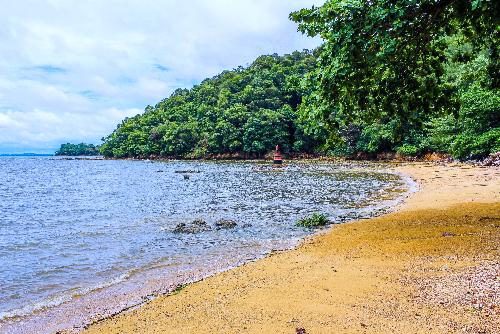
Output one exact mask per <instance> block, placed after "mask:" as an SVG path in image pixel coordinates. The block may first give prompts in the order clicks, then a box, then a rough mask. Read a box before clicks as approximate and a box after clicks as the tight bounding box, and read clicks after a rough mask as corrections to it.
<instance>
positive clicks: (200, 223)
mask: <svg viewBox="0 0 500 334" xmlns="http://www.w3.org/2000/svg"><path fill="white" fill-rule="evenodd" d="M211 229H212V228H211V227H210V226H209V225H208V224H207V222H206V221H204V220H203V219H195V220H193V221H192V222H190V223H179V224H177V226H175V228H174V230H173V232H174V233H200V232H205V231H210V230H211Z"/></svg>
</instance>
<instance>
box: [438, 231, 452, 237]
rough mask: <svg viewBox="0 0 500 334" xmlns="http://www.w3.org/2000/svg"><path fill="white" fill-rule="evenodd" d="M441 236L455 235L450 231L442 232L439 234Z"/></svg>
mask: <svg viewBox="0 0 500 334" xmlns="http://www.w3.org/2000/svg"><path fill="white" fill-rule="evenodd" d="M441 236H443V237H454V236H455V233H451V232H443V234H441Z"/></svg>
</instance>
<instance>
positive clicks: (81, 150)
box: [55, 143, 100, 156]
mask: <svg viewBox="0 0 500 334" xmlns="http://www.w3.org/2000/svg"><path fill="white" fill-rule="evenodd" d="M99 154H100V153H99V147H97V146H95V145H94V144H85V143H80V144H70V143H67V144H62V145H61V147H60V148H59V149H58V150H57V151H56V153H55V155H67V156H79V155H88V156H92V155H99Z"/></svg>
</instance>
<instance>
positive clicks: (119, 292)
mask: <svg viewBox="0 0 500 334" xmlns="http://www.w3.org/2000/svg"><path fill="white" fill-rule="evenodd" d="M303 163H304V164H307V165H309V164H310V162H309V161H303ZM318 163H321V164H324V162H319V161H318ZM348 165H349V166H350V167H351V168H350V170H349V171H352V172H366V173H382V174H384V173H389V174H393V175H397V176H398V178H399V179H401V181H400V182H401V184H405V186H404V187H401V189H400V190H398V191H397V192H396V193H394V194H398V193H400V192H401V191H403V189H407V190H406V191H404V192H403V193H402V195H399V194H398V195H391V196H389V197H387V196H382V197H381V198H380V200H379V201H380V203H378V204H373V205H370V207H371V209H372V211H371V212H372V213H371V214H369V213H368V212H370V211H366V213H365V214H363V215H361V216H365V215H367V214H368V215H371V216H378V215H380V214H383V213H386V212H388V211H389V210H391V209H393V208H394V207H395V206H396V205H398V204H399V203H401V201H403V200H404V198H405V197H406V196H408V193H409V192H412V191H414V189H413V188H414V186H415V185H414V184H413V182H410V181H409V180H408V178H406V177H404V176H403V175H401V173H394V172H389V171H387V170H386V166H383V165H374V164H352V163H351V164H348ZM328 166H331V167H335V169H338V168H341V169H344V168H345V167H346V164H334V165H329V164H328ZM398 188H399V186H397V187H395V188H394V189H398ZM391 193H392V192H391ZM362 210H363V209H362ZM351 219H352V218H351ZM362 219H368V216H367V217H366V218H362ZM351 221H352V220H351ZM339 223H340V222H339ZM342 223H343V221H342ZM326 231H327V229H322V230H320V231H315V232H313V233H314V234H312V235H317V234H322V233H326ZM310 237H311V235H308V236H306V237H305V238H306V239H307V238H310ZM303 240H304V238H301V240H297V241H292V240H291V241H289V242H287V245H288V246H283V245H281V243H280V245H274V246H273V248H270V249H269V252H270V253H276V252H281V251H285V250H293V249H295V248H296V247H298V246H299V245H300V244H301V243H302V242H303ZM269 252H265V253H262V254H260V253H259V254H256V255H255V256H252V257H251V258H249V257H245V258H244V259H243V257H242V256H236V257H235V258H238V259H239V258H240V257H241V261H237V262H236V263H229V262H228V264H227V265H221V266H218V267H214V268H213V270H212V269H204V270H198V271H196V272H194V273H193V276H189V275H187V276H186V275H182V277H176V278H173V277H172V278H171V277H163V276H162V275H160V274H159V273H158V274H157V275H154V274H153V276H152V277H150V276H151V275H149V276H148V274H147V273H148V272H149V271H150V270H149V269H144V270H142V269H137V270H133V273H125V274H123V275H121V276H120V277H122V276H126V278H127V279H126V281H123V280H122V279H121V278H120V279H118V281H117V280H115V279H114V280H113V281H116V282H117V283H107V282H105V284H104V285H102V286H101V285H99V286H95V287H90V288H88V289H87V288H86V289H87V290H88V291H87V292H85V293H83V292H80V291H75V292H74V293H73V294H72V295H71V296H69V295H64V296H63V295H61V296H57V298H59V299H62V298H64V300H61V301H60V302H58V300H59V299H52V298H51V299H49V300H48V304H47V306H43V305H42V303H41V302H40V303H38V304H35V305H34V306H33V307H38V308H37V309H35V311H33V312H32V311H30V309H29V308H26V310H25V309H24V308H23V309H20V311H22V312H25V313H21V314H20V315H13V316H11V317H10V318H6V319H4V320H5V321H4V322H3V325H2V322H0V332H3V331H7V332H9V331H10V330H13V331H14V332H27V331H28V332H37V331H38V330H42V329H41V328H44V325H43V324H44V323H51V325H50V326H49V328H51V329H52V330H53V331H56V329H57V330H58V331H59V330H61V329H63V328H66V331H68V332H75V331H80V330H82V329H83V328H85V327H86V326H87V324H89V323H92V322H100V321H102V320H103V319H106V318H109V317H112V316H116V315H118V314H120V313H123V312H125V311H128V310H130V309H134V308H137V307H140V306H141V305H144V304H145V303H148V302H149V301H151V300H153V299H155V298H158V297H160V296H163V295H168V294H169V293H171V292H172V291H175V290H177V288H178V287H179V286H184V285H186V284H192V283H194V282H198V281H202V280H204V279H206V278H208V277H211V276H213V275H217V274H220V273H223V272H226V271H230V270H232V269H234V268H237V267H238V266H241V265H243V264H245V263H248V262H255V261H258V260H260V259H262V258H265V257H267V256H268V254H269ZM233 262H234V261H233ZM148 267H149V265H148ZM154 267H156V266H154ZM199 267H200V268H204V266H202V265H200V266H199ZM157 276H158V277H157ZM153 281H154V282H156V281H158V282H160V281H161V282H162V283H161V284H160V283H158V284H156V283H154V284H155V286H158V289H156V288H155V289H153V290H151V288H150V286H151V284H153V283H150V282H153ZM134 286H136V287H137V288H136V289H137V290H138V292H137V293H131V291H132V290H133V287H134ZM143 290H144V291H143ZM125 294H127V295H125ZM68 298H69V299H68ZM107 298H112V300H113V302H112V303H110V305H105V304H102V303H99V302H98V300H99V299H107ZM52 303H57V304H52ZM111 305H114V306H111ZM115 306H116V307H115ZM30 307H31V306H30ZM92 308H94V310H93V311H91V309H92ZM83 310H88V311H86V313H87V314H86V315H85V314H83V313H82V312H83ZM16 311H19V310H16ZM50 319H52V320H50ZM54 324H55V325H54ZM4 326H5V327H4ZM2 328H3V329H2ZM37 328H38V330H37ZM71 328H72V329H71ZM46 330H47V332H51V330H50V329H46Z"/></svg>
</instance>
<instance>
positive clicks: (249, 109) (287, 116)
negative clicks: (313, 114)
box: [101, 50, 325, 158]
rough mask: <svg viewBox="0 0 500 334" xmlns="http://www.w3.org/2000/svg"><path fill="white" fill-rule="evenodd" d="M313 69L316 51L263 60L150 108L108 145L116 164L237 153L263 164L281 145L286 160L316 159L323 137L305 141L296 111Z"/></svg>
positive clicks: (127, 122) (119, 129)
mask: <svg viewBox="0 0 500 334" xmlns="http://www.w3.org/2000/svg"><path fill="white" fill-rule="evenodd" d="M315 64H316V58H315V56H314V55H313V52H311V51H307V50H305V51H303V52H294V53H292V54H289V55H285V56H278V55H276V54H274V55H270V56H261V57H259V58H257V59H256V60H255V61H254V62H253V63H252V64H251V65H250V66H248V67H246V68H244V67H238V68H237V69H234V70H232V71H224V72H222V73H221V74H219V75H217V76H215V77H213V78H211V79H206V80H204V81H203V82H202V83H201V84H199V85H196V86H194V87H193V88H192V89H178V90H176V91H175V92H174V93H173V94H172V96H170V97H169V98H167V99H165V100H163V101H161V102H159V103H158V104H157V105H156V106H154V107H152V106H148V107H147V108H146V110H145V112H144V114H142V115H137V116H135V117H132V118H128V119H125V120H124V121H123V122H122V123H121V124H120V125H119V126H118V127H117V129H116V130H115V131H114V132H113V133H112V134H110V135H109V136H107V137H106V138H104V144H103V145H102V148H101V152H102V153H103V154H104V155H106V156H113V157H149V156H156V157H183V158H189V157H191V158H192V157H206V156H210V155H216V154H225V153H235V154H242V155H243V156H246V157H259V156H262V155H263V154H265V153H267V152H268V151H269V150H271V149H272V148H274V146H275V145H280V146H281V147H282V148H283V149H284V150H285V151H286V152H313V151H315V150H317V149H319V148H320V146H321V144H322V143H323V142H324V140H323V137H325V135H324V134H322V133H316V134H305V133H304V125H303V123H302V122H301V121H300V120H298V117H297V108H298V106H299V104H300V103H301V101H302V98H303V96H305V95H307V94H308V93H309V92H308V91H307V87H306V86H304V85H303V79H304V76H305V75H306V74H307V73H309V72H310V71H311V70H312V69H313V68H314V67H315Z"/></svg>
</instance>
